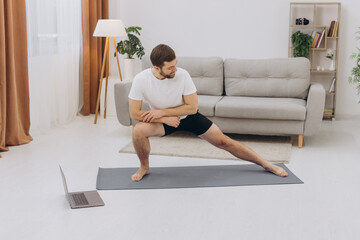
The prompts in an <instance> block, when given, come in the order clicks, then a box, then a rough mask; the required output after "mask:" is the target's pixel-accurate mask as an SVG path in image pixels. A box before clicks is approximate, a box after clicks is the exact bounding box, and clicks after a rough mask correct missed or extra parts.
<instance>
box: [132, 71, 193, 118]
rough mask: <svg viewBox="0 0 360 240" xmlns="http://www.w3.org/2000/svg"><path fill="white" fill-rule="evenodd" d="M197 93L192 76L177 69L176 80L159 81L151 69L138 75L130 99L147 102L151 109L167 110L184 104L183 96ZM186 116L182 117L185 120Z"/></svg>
mask: <svg viewBox="0 0 360 240" xmlns="http://www.w3.org/2000/svg"><path fill="white" fill-rule="evenodd" d="M195 92H196V87H195V85H194V83H193V81H192V79H191V76H190V74H189V73H188V72H187V71H186V70H184V69H182V68H177V71H176V73H175V76H174V78H165V79H163V80H160V79H157V78H156V77H155V76H154V74H153V73H152V72H151V68H149V69H146V70H144V71H142V72H140V73H139V74H137V75H136V76H135V78H134V80H133V83H132V86H131V89H130V93H129V98H131V99H133V100H145V101H146V102H148V103H149V106H150V108H151V109H165V108H172V107H178V106H180V105H183V104H184V101H183V95H190V94H193V93H195ZM185 117H186V116H181V117H180V118H181V119H184V118H185Z"/></svg>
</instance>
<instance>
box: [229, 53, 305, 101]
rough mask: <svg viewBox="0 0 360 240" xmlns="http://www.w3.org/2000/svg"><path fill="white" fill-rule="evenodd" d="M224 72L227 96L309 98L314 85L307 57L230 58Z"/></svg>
mask: <svg viewBox="0 0 360 240" xmlns="http://www.w3.org/2000/svg"><path fill="white" fill-rule="evenodd" d="M224 73H225V93H226V95H227V96H246V97H290V98H301V99H305V97H306V96H307V93H308V89H309V86H310V62H309V60H308V59H307V58H283V59H260V60H241V59H226V60H225V62H224Z"/></svg>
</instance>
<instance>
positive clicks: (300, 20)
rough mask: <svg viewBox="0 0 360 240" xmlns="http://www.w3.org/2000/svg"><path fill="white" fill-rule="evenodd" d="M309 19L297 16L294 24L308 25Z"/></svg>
mask: <svg viewBox="0 0 360 240" xmlns="http://www.w3.org/2000/svg"><path fill="white" fill-rule="evenodd" d="M309 22H310V21H309V19H307V18H297V19H296V20H295V24H296V25H308V24H309Z"/></svg>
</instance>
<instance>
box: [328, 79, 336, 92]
mask: <svg viewBox="0 0 360 240" xmlns="http://www.w3.org/2000/svg"><path fill="white" fill-rule="evenodd" d="M335 81H336V78H333V80H332V82H331V85H330V88H329V92H331V93H332V92H335Z"/></svg>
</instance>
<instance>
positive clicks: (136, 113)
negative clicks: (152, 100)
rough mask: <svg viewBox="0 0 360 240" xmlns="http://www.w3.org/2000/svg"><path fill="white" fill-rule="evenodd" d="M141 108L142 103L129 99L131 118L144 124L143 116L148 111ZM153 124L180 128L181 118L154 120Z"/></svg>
mask: <svg viewBox="0 0 360 240" xmlns="http://www.w3.org/2000/svg"><path fill="white" fill-rule="evenodd" d="M141 106H142V101H138V100H133V99H131V98H129V113H130V117H131V118H132V119H133V120H137V121H140V122H144V117H142V116H141V115H142V114H144V113H145V112H147V111H144V110H141ZM152 122H159V123H165V124H167V125H169V126H172V127H178V126H179V124H180V118H179V117H178V116H172V117H160V118H157V119H154V120H153V121H152Z"/></svg>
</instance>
